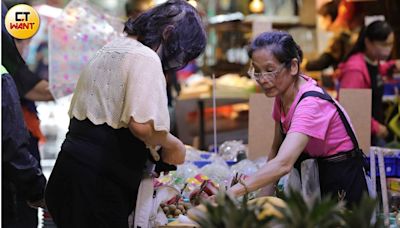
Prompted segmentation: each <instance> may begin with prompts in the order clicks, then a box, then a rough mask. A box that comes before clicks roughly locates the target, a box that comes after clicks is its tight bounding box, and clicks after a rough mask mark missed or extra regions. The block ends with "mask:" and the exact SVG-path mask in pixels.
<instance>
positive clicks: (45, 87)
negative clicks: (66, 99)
mask: <svg viewBox="0 0 400 228" xmlns="http://www.w3.org/2000/svg"><path fill="white" fill-rule="evenodd" d="M25 98H26V99H28V100H31V101H51V100H54V98H53V95H52V94H51V92H50V90H49V83H48V82H47V81H45V80H41V81H39V83H37V84H36V85H35V87H33V88H32V89H31V90H29V91H28V92H27V93H26V94H25Z"/></svg>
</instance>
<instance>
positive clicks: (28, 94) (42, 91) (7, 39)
mask: <svg viewBox="0 0 400 228" xmlns="http://www.w3.org/2000/svg"><path fill="white" fill-rule="evenodd" d="M7 11H8V9H7V7H6V5H5V4H4V2H2V4H1V16H2V23H1V26H2V27H1V47H2V49H1V60H2V64H3V66H4V67H5V68H6V69H7V70H8V72H9V73H10V75H11V76H12V77H13V79H14V82H15V84H16V86H17V90H18V94H19V96H20V97H21V98H26V99H28V100H31V101H50V100H53V99H54V98H53V96H52V94H51V93H50V90H49V83H48V81H46V80H43V79H41V78H40V77H39V76H38V75H36V74H34V73H33V72H32V71H31V70H30V69H29V67H28V65H27V64H26V63H25V61H24V59H23V58H22V56H21V55H20V53H19V52H18V49H17V47H16V45H15V40H14V38H13V37H11V35H10V34H8V32H7V29H6V27H5V25H4V20H5V16H6V14H7Z"/></svg>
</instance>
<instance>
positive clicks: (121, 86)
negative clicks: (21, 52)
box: [46, 0, 206, 228]
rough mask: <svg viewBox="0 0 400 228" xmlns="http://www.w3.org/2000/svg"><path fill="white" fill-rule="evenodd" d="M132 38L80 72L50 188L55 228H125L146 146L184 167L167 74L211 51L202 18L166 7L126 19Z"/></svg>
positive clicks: (178, 4)
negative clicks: (172, 129) (170, 110)
mask: <svg viewBox="0 0 400 228" xmlns="http://www.w3.org/2000/svg"><path fill="white" fill-rule="evenodd" d="M124 31H125V33H126V34H127V36H125V37H121V38H117V39H116V40H114V41H112V42H110V43H109V44H107V45H105V46H104V47H103V48H101V49H100V50H99V51H98V52H97V53H96V55H95V56H94V57H93V59H92V60H91V61H90V62H89V64H88V65H87V67H86V68H85V69H84V70H83V71H82V73H81V76H80V78H79V81H78V84H77V87H76V89H75V93H74V96H73V98H72V102H71V107H70V110H69V115H70V118H71V122H70V126H69V131H68V133H67V136H66V139H65V141H64V143H63V145H62V148H61V151H60V153H59V155H58V158H57V162H56V165H55V167H54V169H53V171H52V174H51V176H50V179H49V183H48V186H47V189H46V203H47V207H48V209H49V212H50V214H51V215H52V217H53V220H54V221H55V223H56V225H57V227H59V228H63V227H128V215H129V214H130V213H131V212H132V210H133V209H134V207H135V202H136V197H137V191H138V187H139V184H140V180H141V178H142V173H143V169H144V168H145V163H146V160H147V159H148V157H149V148H151V147H156V146H161V147H162V150H161V159H162V161H163V162H165V163H168V164H175V165H176V164H181V163H183V162H184V158H185V147H184V145H183V143H182V142H181V141H180V140H179V139H177V138H176V137H174V136H173V135H172V134H170V133H169V128H170V126H169V124H170V121H169V114H168V107H167V95H166V81H165V76H164V73H166V72H168V71H171V70H178V69H180V68H182V67H184V66H185V65H186V64H187V63H188V62H189V61H190V60H192V59H194V58H196V57H198V56H199V55H200V54H201V53H202V52H203V51H204V48H205V46H206V34H205V31H204V28H203V24H202V22H201V19H200V16H199V14H198V12H197V11H196V9H195V8H193V7H192V6H191V5H189V4H188V3H187V2H186V1H183V0H175V1H172V0H171V1H168V2H166V3H163V4H161V5H158V6H156V7H155V8H152V9H150V10H149V11H147V12H144V13H143V14H141V15H140V16H139V17H138V18H136V19H129V20H128V21H127V22H126V23H125V28H124Z"/></svg>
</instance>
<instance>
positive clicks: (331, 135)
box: [272, 76, 354, 157]
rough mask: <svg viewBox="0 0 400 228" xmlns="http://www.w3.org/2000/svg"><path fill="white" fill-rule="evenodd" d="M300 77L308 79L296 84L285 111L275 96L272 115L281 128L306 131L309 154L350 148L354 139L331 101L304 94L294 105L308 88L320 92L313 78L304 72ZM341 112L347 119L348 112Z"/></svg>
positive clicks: (328, 153) (335, 151)
mask: <svg viewBox="0 0 400 228" xmlns="http://www.w3.org/2000/svg"><path fill="white" fill-rule="evenodd" d="M303 78H305V79H306V80H307V83H306V84H304V85H303V86H301V87H300V88H299V91H298V93H297V95H296V98H295V99H294V101H293V103H292V105H291V107H290V109H289V112H288V113H287V114H286V115H285V113H283V112H282V108H281V107H282V105H281V103H282V102H281V99H280V98H279V97H276V98H275V104H274V108H273V113H272V117H273V119H274V120H275V121H281V122H282V125H283V131H284V132H287V133H288V134H289V133H292V132H298V133H303V134H306V135H308V136H309V137H310V140H309V142H308V144H307V146H306V148H305V152H306V153H307V154H309V155H310V156H312V157H326V156H330V155H334V154H337V153H339V152H345V151H349V150H351V149H353V148H354V146H353V143H352V142H351V139H350V137H349V136H348V134H347V132H346V129H345V127H344V124H343V123H342V120H341V119H340V116H339V113H338V112H337V110H336V107H335V106H334V105H333V104H332V103H330V102H329V101H326V100H322V99H321V98H318V97H306V98H304V99H303V100H302V101H301V102H300V103H299V104H298V105H297V103H298V101H299V99H300V97H301V96H302V95H303V93H305V92H307V91H318V92H321V93H322V89H321V88H320V87H318V86H317V83H316V81H314V80H313V79H311V78H309V77H307V76H303ZM296 105H297V107H296ZM339 106H340V105H339ZM340 107H341V106H340ZM342 110H343V108H342ZM343 112H344V113H345V116H346V118H347V119H349V118H348V116H347V113H346V112H345V111H344V110H343ZM349 122H350V121H349ZM350 124H351V123H350Z"/></svg>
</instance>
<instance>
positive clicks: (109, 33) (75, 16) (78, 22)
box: [49, 0, 123, 99]
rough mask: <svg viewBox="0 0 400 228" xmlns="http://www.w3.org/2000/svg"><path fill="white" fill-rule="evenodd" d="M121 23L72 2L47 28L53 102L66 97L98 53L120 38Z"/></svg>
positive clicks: (75, 0) (91, 6)
mask: <svg viewBox="0 0 400 228" xmlns="http://www.w3.org/2000/svg"><path fill="white" fill-rule="evenodd" d="M122 30H123V22H122V20H119V19H118V18H114V17H111V16H109V15H107V14H106V13H104V11H103V10H101V9H98V8H96V7H95V6H93V5H90V4H89V3H88V2H86V1H83V0H72V1H71V2H70V3H69V4H68V5H67V6H66V7H65V8H64V10H63V12H62V13H61V15H60V16H59V17H57V18H55V19H54V20H53V21H52V22H51V24H50V26H49V84H50V91H51V93H52V94H53V96H54V98H55V99H59V98H61V97H64V96H67V95H70V94H72V93H73V91H74V89H75V85H76V83H77V81H78V78H79V74H80V72H81V71H82V69H83V67H84V66H86V65H87V64H88V62H89V60H90V58H92V56H93V55H94V54H95V53H96V51H97V50H98V49H100V48H101V47H102V46H104V45H105V44H106V43H107V42H108V41H110V40H111V39H113V38H114V37H116V36H120V35H122Z"/></svg>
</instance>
